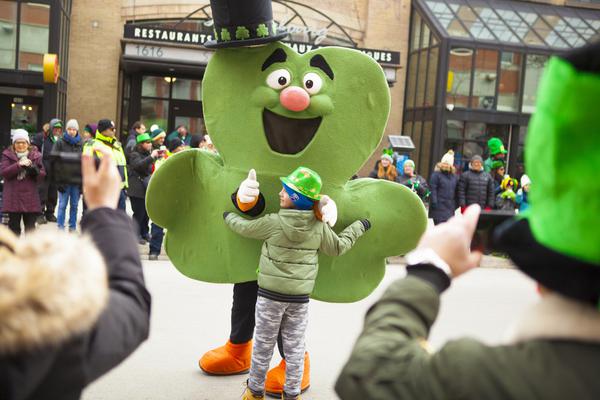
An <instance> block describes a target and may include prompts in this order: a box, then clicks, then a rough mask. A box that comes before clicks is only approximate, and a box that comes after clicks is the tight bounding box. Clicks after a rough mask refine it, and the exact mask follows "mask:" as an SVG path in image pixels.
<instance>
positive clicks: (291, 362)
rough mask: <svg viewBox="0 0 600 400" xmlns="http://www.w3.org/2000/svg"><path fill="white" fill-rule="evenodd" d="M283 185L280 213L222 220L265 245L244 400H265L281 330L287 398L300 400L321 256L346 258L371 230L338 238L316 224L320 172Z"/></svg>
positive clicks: (303, 173) (350, 230) (354, 229)
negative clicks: (310, 306) (311, 300)
mask: <svg viewBox="0 0 600 400" xmlns="http://www.w3.org/2000/svg"><path fill="white" fill-rule="evenodd" d="M281 181H282V182H283V188H282V190H281V192H280V193H279V200H280V201H279V205H280V207H281V210H280V211H279V213H277V214H268V215H265V216H264V217H262V218H258V219H255V220H246V219H244V218H242V217H240V216H238V215H235V214H231V213H225V214H224V215H223V216H224V218H225V222H226V223H227V225H228V226H229V227H230V228H231V229H232V230H233V231H234V232H237V233H238V234H240V235H242V236H245V237H248V238H252V239H260V240H264V241H265V242H264V243H263V246H262V251H261V256H260V262H259V268H258V286H259V289H258V300H257V301H256V328H255V331H254V346H253V350H252V365H251V368H250V378H249V379H248V388H247V389H246V392H245V393H244V396H243V399H244V400H253V399H264V388H265V377H266V374H267V370H268V368H269V363H270V362H271V357H272V356H273V347H274V345H275V343H276V341H277V334H278V332H279V329H280V326H281V332H282V337H283V348H284V353H285V359H286V371H285V372H286V381H285V385H284V391H283V398H284V399H300V383H301V380H302V373H303V368H304V334H305V331H306V325H307V323H308V299H309V296H310V294H311V292H312V290H313V288H314V285H315V279H316V277H317V272H318V269H319V263H318V252H319V251H322V252H323V253H325V254H327V255H330V256H339V255H342V254H344V253H345V252H347V251H348V250H350V248H352V246H353V245H354V243H355V242H356V240H357V239H358V238H359V237H360V236H362V235H363V234H364V233H365V232H366V231H367V230H368V229H369V228H370V227H371V224H370V222H369V221H368V220H366V219H364V220H361V221H355V222H354V223H353V224H351V225H350V226H348V227H347V228H346V229H344V230H343V231H342V232H341V233H340V235H339V236H338V235H336V234H335V232H334V231H333V230H332V229H331V228H330V227H329V226H328V225H327V224H326V223H323V222H322V221H320V220H318V219H317V218H316V216H315V213H314V211H313V207H314V206H315V202H317V201H319V199H320V198H321V196H320V195H319V193H320V192H321V186H322V183H321V178H320V177H319V175H318V174H317V173H316V172H314V171H312V170H310V169H308V168H305V167H299V168H298V169H296V170H295V171H294V172H293V173H292V174H291V175H289V176H288V177H286V178H281Z"/></svg>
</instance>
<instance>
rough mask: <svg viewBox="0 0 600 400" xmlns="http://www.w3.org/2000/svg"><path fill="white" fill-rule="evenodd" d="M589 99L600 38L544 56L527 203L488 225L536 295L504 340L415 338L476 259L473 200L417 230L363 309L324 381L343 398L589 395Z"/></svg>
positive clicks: (592, 368)
mask: <svg viewBox="0 0 600 400" xmlns="http://www.w3.org/2000/svg"><path fill="white" fill-rule="evenodd" d="M599 98H600V42H596V43H595V44H592V45H588V46H586V47H583V48H580V49H574V50H571V51H569V52H566V53H562V56H561V57H560V58H559V57H553V58H551V59H550V60H549V62H548V65H547V67H546V71H545V72H544V75H543V78H542V80H541V82H540V86H539V90H538V103H537V107H536V112H535V114H534V115H533V117H532V119H531V121H530V125H529V129H528V136H527V140H526V143H525V163H526V167H527V173H528V175H529V177H530V178H531V180H532V181H534V182H535V185H534V186H532V187H531V189H530V192H529V194H530V200H531V204H530V207H529V209H528V210H527V211H526V212H524V213H522V214H519V216H518V217H515V218H513V219H512V220H509V221H507V222H506V223H504V224H503V225H500V226H499V227H498V228H497V229H496V230H495V232H494V242H495V243H496V246H495V249H496V250H498V251H502V252H505V253H506V254H508V255H509V257H510V258H511V260H512V261H513V262H514V263H515V265H516V266H517V267H518V268H519V269H520V270H521V271H522V272H524V273H525V274H527V275H529V276H530V277H531V278H533V279H535V280H536V281H537V283H538V288H539V292H540V294H541V296H540V299H539V301H538V302H537V303H536V304H534V305H533V306H532V307H531V308H530V309H529V310H528V311H526V312H525V313H524V315H523V316H522V317H521V318H520V320H519V321H518V322H516V323H511V325H512V327H511V329H510V333H511V334H510V336H509V337H508V338H507V340H506V343H505V344H503V345H501V346H489V345H486V344H484V343H482V342H480V341H478V340H475V339H472V338H458V339H455V340H452V341H451V342H449V343H447V344H446V345H444V346H442V347H441V348H439V349H438V350H437V351H435V352H431V351H430V349H429V348H428V346H427V345H426V342H425V339H426V338H427V337H428V336H429V333H430V330H431V327H432V325H433V324H434V322H435V320H436V316H437V315H438V313H439V310H440V297H441V293H442V292H444V291H445V289H447V288H448V287H449V286H450V284H451V282H452V280H453V279H454V278H456V277H458V276H461V275H463V274H464V273H466V272H468V271H470V270H471V269H473V268H475V267H476V266H477V265H478V264H479V262H480V261H481V253H479V252H471V250H470V244H471V239H472V237H473V233H474V232H475V229H476V226H477V220H478V218H479V212H480V207H479V205H473V206H471V207H469V208H467V210H466V211H465V214H463V215H459V216H457V217H455V218H454V219H452V220H451V221H449V222H448V223H446V224H442V225H439V226H436V227H434V228H433V229H430V230H428V231H427V232H426V233H425V234H424V235H423V237H422V238H421V240H420V242H419V245H418V246H417V249H416V250H415V251H414V252H411V253H409V254H407V255H406V257H405V259H406V261H407V263H408V267H407V277H406V278H404V279H400V280H398V281H396V282H394V283H393V284H392V285H391V286H390V287H389V288H388V289H387V291H386V292H385V293H384V295H383V297H382V299H381V300H379V301H378V302H377V303H375V305H373V306H372V307H371V308H370V309H369V312H368V314H367V317H366V321H365V324H364V331H363V332H362V334H361V336H360V338H359V339H358V340H357V342H356V345H355V347H354V350H353V351H352V355H351V356H350V359H349V361H348V362H347V364H346V366H345V367H344V368H343V370H342V372H341V375H340V377H339V378H338V381H337V383H336V386H335V389H336V392H337V394H338V395H339V397H340V398H341V399H342V400H354V399H357V400H358V399H380V400H385V399H409V400H410V399H419V400H430V399H491V400H495V399H502V400H513V399H597V398H598V397H599V395H600V379H598V371H599V370H600V245H599V243H600V229H598V226H599V225H600V185H599V184H598V182H599V181H598V178H597V174H598V169H599V168H600V152H599V151H598V147H599V146H600V113H598V99H599ZM565 164H567V165H569V168H568V169H566V168H564V166H565ZM455 290H461V289H460V288H458V287H457V288H455ZM455 294H456V293H455Z"/></svg>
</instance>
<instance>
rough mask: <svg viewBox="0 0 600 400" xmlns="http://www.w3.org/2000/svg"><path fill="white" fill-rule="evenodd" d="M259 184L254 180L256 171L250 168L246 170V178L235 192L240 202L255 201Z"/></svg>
mask: <svg viewBox="0 0 600 400" xmlns="http://www.w3.org/2000/svg"><path fill="white" fill-rule="evenodd" d="M259 186H260V184H259V183H258V181H257V180H256V171H255V170H254V169H251V170H250V171H249V172H248V178H246V179H245V180H244V181H243V182H242V183H241V184H240V188H239V189H238V192H237V199H238V201H239V202H240V203H252V202H254V201H256V199H257V198H258V195H259V194H260V190H259V189H258V187H259Z"/></svg>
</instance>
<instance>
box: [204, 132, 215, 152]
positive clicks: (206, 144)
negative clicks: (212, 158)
mask: <svg viewBox="0 0 600 400" xmlns="http://www.w3.org/2000/svg"><path fill="white" fill-rule="evenodd" d="M200 148H201V149H204V150H208V151H211V152H213V153H216V151H217V149H216V148H215V145H214V144H213V142H212V139H211V138H210V136H209V135H208V134H207V135H204V136H202V140H201V141H200Z"/></svg>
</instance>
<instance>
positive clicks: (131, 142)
mask: <svg viewBox="0 0 600 400" xmlns="http://www.w3.org/2000/svg"><path fill="white" fill-rule="evenodd" d="M154 126H155V125H153V127H154ZM150 129H152V127H150ZM143 133H146V126H145V125H144V124H143V123H142V121H136V122H134V123H133V125H132V126H131V129H130V130H129V136H127V142H125V157H127V159H128V160H129V155H130V154H131V152H132V151H133V150H134V149H135V146H137V142H136V138H137V137H138V136H139V135H141V134H143Z"/></svg>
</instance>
